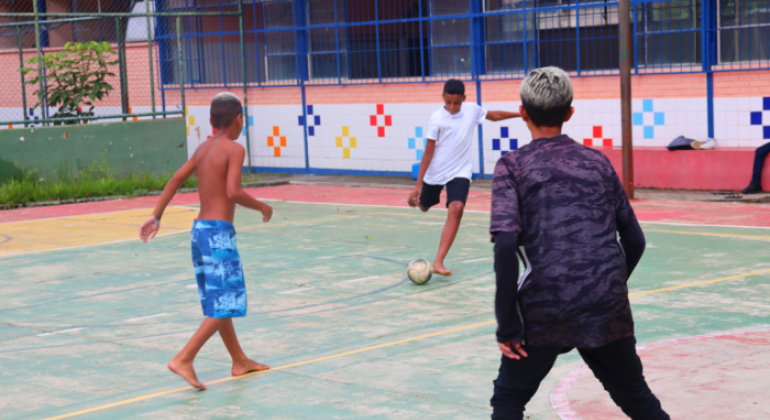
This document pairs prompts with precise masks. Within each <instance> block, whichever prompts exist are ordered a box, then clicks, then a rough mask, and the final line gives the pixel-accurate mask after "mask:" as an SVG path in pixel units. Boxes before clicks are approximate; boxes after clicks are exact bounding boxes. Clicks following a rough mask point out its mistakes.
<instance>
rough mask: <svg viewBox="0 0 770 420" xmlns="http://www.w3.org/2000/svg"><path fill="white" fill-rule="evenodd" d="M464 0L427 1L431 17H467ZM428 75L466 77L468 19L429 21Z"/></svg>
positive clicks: (468, 37) (466, 2) (469, 41)
mask: <svg viewBox="0 0 770 420" xmlns="http://www.w3.org/2000/svg"><path fill="white" fill-rule="evenodd" d="M468 13H470V3H469V2H468V0H431V1H430V15H431V16H451V15H467V14H468ZM430 46H431V51H430V57H431V64H430V65H431V75H434V76H454V75H469V74H471V71H472V68H471V66H472V61H471V19H470V18H467V17H455V18H447V19H438V20H431V21H430Z"/></svg>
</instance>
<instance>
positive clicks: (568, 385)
mask: <svg viewBox="0 0 770 420" xmlns="http://www.w3.org/2000/svg"><path fill="white" fill-rule="evenodd" d="M765 331H768V329H767V328H764V329H758V330H757V329H753V330H738V331H728V332H718V333H710V334H702V335H694V336H690V337H680V338H673V339H670V340H664V341H659V342H657V343H652V344H646V345H643V346H638V347H637V348H636V350H637V351H642V350H647V349H654V348H656V347H663V346H666V345H669V344H677V343H680V342H683V341H691V340H697V339H703V338H712V337H723V336H733V335H743V334H752V333H758V332H765ZM588 370H590V369H589V367H588V365H586V364H584V365H582V366H580V367H578V368H577V369H575V370H573V371H572V372H570V373H568V374H567V375H565V376H564V377H562V378H561V379H560V380H559V382H558V383H557V384H556V386H555V387H554V388H553V389H552V390H551V398H550V400H551V407H553V409H554V410H555V411H556V414H558V415H559V417H560V418H561V420H580V419H581V417H580V415H578V413H576V412H575V410H573V409H572V406H570V403H569V391H570V389H572V386H573V385H574V384H575V382H577V380H578V379H580V377H581V376H582V375H583V373H585V372H586V371H588Z"/></svg>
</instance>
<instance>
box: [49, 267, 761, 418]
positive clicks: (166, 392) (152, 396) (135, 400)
mask: <svg viewBox="0 0 770 420" xmlns="http://www.w3.org/2000/svg"><path fill="white" fill-rule="evenodd" d="M767 273H770V270H763V271H752V272H750V273H744V274H738V275H735V276H729V277H723V278H719V279H714V280H706V281H699V282H695V283H687V284H682V285H679V286H671V287H664V288H661V289H654V290H648V291H646V292H636V293H631V294H629V295H628V296H629V297H633V296H641V295H647V294H650V293H658V292H665V291H668V290H676V289H683V288H686V287H693V286H700V285H703V284H710V283H717V282H720V281H728V280H735V279H739V278H742V277H749V276H755V275H758V274H767ZM495 322H496V321H494V320H492V321H486V322H480V323H478V324H473V325H466V326H464V327H457V328H452V329H449V330H444V331H439V332H435V333H431V334H425V335H421V336H417V337H411V338H407V339H404V340H398V341H393V342H390V343H385V344H379V345H376V346H371V347H364V348H361V349H357V350H351V351H347V352H344V353H338V354H333V355H331V356H324V357H319V358H316V359H310V360H305V361H303V362H297V363H290V364H288V365H283V366H279V367H277V368H273V369H270V370H262V371H259V372H251V373H247V374H245V375H241V376H230V377H227V378H221V379H215V380H213V381H210V382H206V385H212V384H218V383H222V382H229V381H234V380H236V379H240V378H245V377H247V376H254V375H258V374H261V373H266V372H272V371H276V370H283V369H288V368H292V367H297V366H303V365H309V364H311V363H316V362H321V361H324V360H329V359H336V358H338V357H344V356H350V355H352V354H357V353H363V352H367V351H371V350H376V349H381V348H385V347H391V346H395V345H398V344H403V343H408V342H410V341H416V340H421V339H423V338H429V337H436V336H439V335H444V334H449V333H453V332H457V331H463V330H468V329H471V328H476V327H481V326H484V325H489V324H494V323H495ZM192 389H195V388H193V387H191V386H188V387H184V388H177V389H171V390H168V391H162V392H157V393H154V394H149V395H143V396H141V397H136V398H131V399H127V400H123V401H118V402H114V403H110V404H105V405H100V406H97V407H92V408H88V409H85V410H81V411H75V412H72V413H67V414H62V415H59V416H55V417H48V418H46V419H44V420H58V419H65V418H69V417H74V416H78V415H81V414H88V413H93V412H95V411H101V410H106V409H108V408H113V407H118V406H121V405H125V404H130V403H133V402H137V401H144V400H149V399H152V398H157V397H162V396H164V395H169V394H173V393H175V392H180V391H187V390H192Z"/></svg>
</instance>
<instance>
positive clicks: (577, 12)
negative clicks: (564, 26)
mask: <svg viewBox="0 0 770 420" xmlns="http://www.w3.org/2000/svg"><path fill="white" fill-rule="evenodd" d="M578 6H580V0H575V61H576V62H577V75H578V77H580V7H578Z"/></svg>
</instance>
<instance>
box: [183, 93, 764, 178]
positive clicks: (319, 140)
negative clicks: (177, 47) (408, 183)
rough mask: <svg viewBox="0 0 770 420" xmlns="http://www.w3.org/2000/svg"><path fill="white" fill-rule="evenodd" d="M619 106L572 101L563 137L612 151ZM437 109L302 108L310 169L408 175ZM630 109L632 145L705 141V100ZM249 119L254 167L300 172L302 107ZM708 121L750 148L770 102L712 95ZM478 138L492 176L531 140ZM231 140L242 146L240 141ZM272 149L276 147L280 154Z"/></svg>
mask: <svg viewBox="0 0 770 420" xmlns="http://www.w3.org/2000/svg"><path fill="white" fill-rule="evenodd" d="M618 104H619V101H617V100H609V99H607V100H599V99H597V100H576V101H574V102H573V105H574V106H575V111H576V112H575V115H574V116H573V117H572V119H571V120H570V121H569V122H568V123H566V124H565V125H564V133H565V134H567V135H569V136H570V137H572V138H573V139H576V140H577V141H579V142H582V143H584V144H586V145H588V144H589V143H590V147H605V148H606V147H619V146H620V144H619V139H620V134H621V129H620V108H619V105H618ZM440 106H441V105H440V103H424V104H411V103H409V104H363V105H362V104H323V105H313V106H312V107H313V109H312V110H310V109H306V112H307V115H308V118H309V119H310V118H311V117H312V124H308V125H309V126H310V125H312V126H313V128H314V130H313V135H312V136H310V135H308V137H307V139H308V144H307V145H308V160H309V164H310V167H311V168H320V169H339V170H350V171H375V172H399V173H409V172H410V171H411V166H412V164H414V163H415V162H416V161H419V160H420V159H421V158H422V153H424V149H425V146H426V143H427V139H426V135H427V131H426V130H427V127H426V126H425V124H426V123H427V122H428V120H429V119H430V115H431V114H432V113H433V112H434V111H435V110H436V109H438V108H439V107H440ZM484 107H485V108H487V109H506V110H516V109H518V103H515V102H499V103H485V104H484ZM632 107H633V112H634V115H633V118H634V119H635V121H634V122H635V125H633V127H632V128H633V136H634V146H636V147H665V146H666V145H667V144H668V143H670V142H671V140H673V139H674V138H676V137H677V136H680V135H684V136H687V137H689V138H693V139H701V140H702V139H705V138H706V136H707V128H708V124H707V121H708V120H707V112H706V101H705V98H652V99H650V98H648V99H647V100H645V99H635V100H634V101H632ZM372 111H374V112H372ZM310 112H312V114H310ZM249 114H250V115H251V116H253V117H254V121H253V126H250V127H248V129H249V130H250V132H251V138H252V147H251V152H252V156H251V157H252V163H253V165H254V166H259V167H276V168H302V169H304V167H305V143H304V138H305V137H304V136H305V133H304V131H303V130H304V125H299V124H298V123H299V122H300V120H299V119H298V115H299V114H302V106H301V105H274V106H251V107H249ZM321 114H323V118H320V117H321ZM189 116H190V117H194V121H193V120H190V119H189V118H188V121H187V124H186V125H187V126H188V127H189V135H188V150H189V152H190V153H192V152H193V151H194V150H195V148H196V147H197V146H198V144H200V142H202V141H203V140H205V139H206V137H207V135H210V134H211V133H212V130H211V127H210V126H209V124H208V107H203V106H201V107H194V106H190V107H189ZM715 116H716V118H715V130H716V133H715V134H716V136H715V138H716V139H717V144H718V146H719V147H752V148H756V147H759V146H761V145H762V144H764V143H767V142H768V141H769V140H770V139H768V138H767V137H768V136H770V98H762V97H754V98H715ZM316 117H319V118H318V119H316ZM192 122H194V124H195V125H192V124H191V123H192ZM310 122H311V121H310V120H308V123H310ZM317 122H318V123H321V122H322V123H323V124H322V125H321V124H317ZM273 127H279V131H278V132H279V133H280V134H279V135H277V136H276V135H275V134H274V133H273ZM308 128H310V127H308ZM650 131H651V132H650ZM645 132H646V133H645ZM308 134H309V133H308ZM645 134H647V135H645ZM650 134H652V136H653V137H652V138H650ZM477 136H478V132H477V131H474V140H473V141H474V147H473V148H472V153H473V156H474V157H473V162H474V171H476V172H477V171H478V170H479V167H480V165H479V148H478V146H477V144H478V143H476V142H477V141H478V138H477ZM267 137H272V138H273V146H266V144H265V143H264V142H265V140H264V139H266V138H267ZM281 137H284V138H285V139H286V140H285V142H286V145H285V146H284V145H282V144H281ZM256 139H263V140H256ZM405 140H406V141H405ZM482 140H483V141H482V152H483V166H484V173H485V174H487V175H491V174H492V172H493V171H494V166H495V163H496V162H497V160H498V159H500V157H501V156H502V155H503V154H504V152H505V153H507V152H508V151H510V150H516V149H519V148H522V147H525V146H526V145H527V144H528V143H529V142H530V141H531V134H530V132H529V130H527V128H526V124H525V123H524V122H523V121H521V120H520V119H512V120H506V121H504V122H492V121H485V122H484V124H483V139H482ZM514 140H515V143H512V141H514ZM588 140H590V142H589V141H588ZM238 141H239V143H241V144H243V145H245V142H244V139H243V138H241V139H239V140H238ZM275 147H278V148H280V152H279V154H280V156H278V154H277V153H276V150H275Z"/></svg>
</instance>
